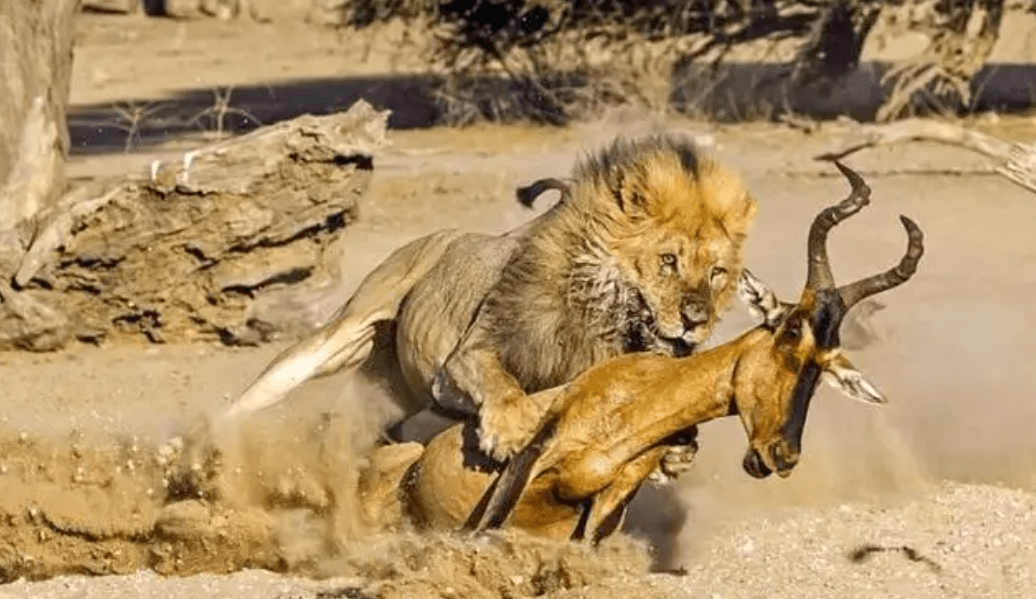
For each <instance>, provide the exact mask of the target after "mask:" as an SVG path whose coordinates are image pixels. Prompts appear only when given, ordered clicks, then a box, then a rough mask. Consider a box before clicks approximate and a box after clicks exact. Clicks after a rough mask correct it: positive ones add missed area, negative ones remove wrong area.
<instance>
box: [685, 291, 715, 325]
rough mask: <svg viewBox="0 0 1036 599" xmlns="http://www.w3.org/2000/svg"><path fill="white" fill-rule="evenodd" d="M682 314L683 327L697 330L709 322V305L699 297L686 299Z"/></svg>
mask: <svg viewBox="0 0 1036 599" xmlns="http://www.w3.org/2000/svg"><path fill="white" fill-rule="evenodd" d="M680 312H681V316H682V317H683V326H684V328H686V329H688V330H692V329H696V328H698V327H699V326H701V325H703V324H705V323H706V322H708V321H709V308H708V305H707V304H706V303H705V300H703V299H701V298H699V297H690V298H684V302H683V306H682V307H681V309H680Z"/></svg>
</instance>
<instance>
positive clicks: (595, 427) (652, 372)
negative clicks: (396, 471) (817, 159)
mask: <svg viewBox="0 0 1036 599" xmlns="http://www.w3.org/2000/svg"><path fill="white" fill-rule="evenodd" d="M840 168H842V167H840ZM853 175H854V176H855V174H853ZM851 180H852V179H851ZM858 185H862V180H860V179H858V178H857V180H856V181H854V182H853V187H854V194H853V195H852V196H850V198H848V199H846V200H845V201H843V202H842V203H841V204H839V205H838V206H836V207H835V208H834V209H833V210H834V211H835V212H831V210H832V209H829V210H828V211H825V212H824V213H822V215H821V216H822V217H830V216H831V214H836V216H835V217H834V218H832V219H831V220H833V221H834V224H837V221H838V220H841V219H843V218H846V217H848V216H849V215H851V214H853V213H855V212H856V211H858V210H859V209H860V208H861V207H862V206H863V205H865V204H866V202H867V193H869V191H867V192H864V191H863V190H866V187H865V186H863V187H859V186H858ZM817 220H818V222H821V221H822V218H821V217H818V219H817ZM830 226H833V225H827V227H828V228H830ZM904 226H906V228H907V231H908V233H909V236H910V246H909V249H908V251H907V253H906V255H905V256H904V258H903V260H902V261H901V263H900V265H899V266H898V267H897V268H896V269H893V271H890V273H894V274H889V273H885V274H882V275H879V276H878V277H874V278H872V279H873V280H870V281H864V284H865V285H866V289H865V290H863V291H860V289H862V288H861V287H859V283H857V284H853V285H849V286H844V287H840V288H837V289H836V288H835V287H834V284H833V281H832V282H830V283H826V282H822V279H821V278H819V277H818V278H817V279H816V282H812V283H810V284H807V286H806V287H805V288H804V290H803V292H802V295H801V297H800V299H799V301H798V303H797V304H786V303H782V302H780V301H778V300H777V298H776V296H775V295H774V294H773V292H772V291H770V290H769V289H768V288H767V287H766V285H764V284H763V283H762V282H761V281H759V280H758V279H756V278H755V277H753V276H752V275H751V274H750V273H749V272H747V271H745V272H744V273H743V275H742V277H741V278H740V284H739V288H738V289H739V292H740V295H741V297H742V299H743V300H744V301H745V303H746V304H747V305H748V306H749V308H750V309H751V311H752V312H753V313H754V314H756V315H757V316H758V317H760V318H761V319H762V323H761V324H760V325H759V326H757V327H755V328H753V329H752V330H749V331H747V332H745V333H744V334H742V335H741V336H739V337H738V338H736V339H734V340H732V341H730V342H727V343H725V344H723V345H720V346H718V347H715V348H713V349H711V350H709V351H706V352H702V353H700V354H697V355H694V356H691V357H686V358H682V359H674V358H671V357H666V356H656V355H649V354H635V355H627V356H621V357H617V358H614V359H612V360H609V361H606V362H603V363H600V364H598V365H596V366H594V367H592V368H590V369H589V370H587V371H585V372H584V373H582V374H581V375H580V376H578V377H577V378H576V379H575V380H574V381H573V382H572V383H570V384H568V385H565V386H562V387H557V388H554V389H549V390H546V391H543V392H541V393H539V394H536V395H534V396H533V400H534V402H535V403H537V404H540V405H547V406H549V407H548V408H547V410H546V413H547V414H548V416H547V418H546V419H545V420H544V423H543V424H542V426H541V427H540V428H539V430H538V432H537V433H536V435H535V436H534V440H533V442H532V443H530V444H529V445H528V446H527V447H526V448H525V449H524V450H523V451H521V452H520V453H519V454H518V455H517V456H515V457H514V458H513V459H512V460H511V461H510V462H509V463H508V464H507V466H506V467H501V466H500V465H499V464H493V463H490V462H488V461H486V459H485V458H484V457H481V454H480V452H479V450H478V448H477V447H476V446H475V443H474V441H473V438H472V434H471V425H470V424H468V425H456V426H454V427H453V428H451V429H448V430H447V431H445V432H443V433H442V434H440V435H439V436H437V437H436V438H435V439H433V440H432V441H431V442H430V443H429V444H428V446H427V448H426V449H425V451H424V453H423V454H421V455H420V456H419V457H417V458H415V459H414V460H413V461H412V463H409V464H400V468H403V467H405V468H406V471H407V481H406V484H404V485H403V486H402V487H401V488H402V489H403V491H404V494H403V497H402V500H403V503H404V509H403V510H401V511H405V512H407V513H409V515H410V517H411V518H412V519H413V520H414V521H415V522H416V523H417V524H418V525H419V526H424V527H428V528H455V527H457V526H459V525H460V524H461V523H464V522H465V520H466V519H468V518H469V514H472V512H473V510H476V504H480V505H479V510H481V509H483V508H484V511H485V513H484V514H479V511H475V512H474V513H475V515H476V516H477V517H475V518H473V521H472V520H469V521H468V525H469V526H470V527H471V528H481V527H482V526H483V525H488V526H490V527H493V526H497V525H501V524H503V523H504V522H505V521H506V520H507V519H508V518H510V524H511V525H512V526H516V527H520V528H523V529H527V530H530V531H532V532H536V533H538V534H543V535H546V536H553V537H567V536H573V535H574V536H576V537H579V538H589V539H591V540H594V541H596V540H600V539H601V538H603V537H605V536H607V535H608V534H610V533H611V532H612V531H614V530H615V529H616V528H617V527H618V525H619V523H620V522H621V518H622V515H623V513H624V511H625V506H626V504H627V503H628V501H629V500H630V499H631V498H632V495H633V494H634V493H635V492H636V491H637V489H638V488H639V487H640V485H641V484H643V482H644V481H645V480H646V479H647V478H648V476H649V475H650V474H651V473H652V472H653V471H654V470H655V469H657V468H658V467H659V465H660V463H661V461H662V460H663V459H664V458H665V456H666V455H667V454H668V453H669V452H671V451H672V450H673V449H674V448H673V447H672V444H673V443H674V442H679V443H684V442H685V441H679V440H678V439H679V437H680V435H681V434H684V435H686V434H688V433H689V432H692V433H693V432H695V431H696V427H697V425H699V424H701V423H703V422H706V421H708V420H711V419H714V418H719V417H723V416H728V415H733V414H738V415H740V418H741V421H742V424H743V426H744V428H745V433H746V435H747V437H748V440H749V448H748V451H747V453H746V455H745V461H744V468H745V470H746V471H747V472H748V473H749V474H751V475H753V476H756V477H759V478H763V477H766V476H769V475H770V474H771V473H773V472H776V473H777V474H779V475H780V476H788V475H789V474H790V473H791V471H792V469H793V468H794V466H795V465H796V464H797V462H798V459H799V452H800V442H801V435H802V432H803V427H804V425H805V418H806V411H807V409H808V404H809V399H810V398H811V397H812V395H813V393H814V392H815V389H816V383H817V380H818V377H819V374H820V373H825V374H826V375H828V376H830V377H831V379H832V380H833V381H834V382H835V383H836V384H837V385H838V386H839V387H840V388H841V389H842V391H843V392H844V393H845V394H847V395H848V396H850V397H853V398H855V399H860V400H862V401H867V402H871V403H882V402H884V398H883V397H882V396H881V394H880V393H879V392H878V391H877V390H876V389H875V388H874V386H873V385H871V384H870V383H869V382H867V380H866V379H865V378H864V376H863V375H862V374H861V373H860V372H859V371H858V370H856V369H855V367H854V366H853V365H852V363H851V362H850V361H849V360H848V358H846V357H845V355H844V354H843V353H842V350H841V348H840V346H839V342H838V335H837V331H838V328H839V325H840V324H841V322H842V318H843V317H844V315H845V312H846V311H847V310H848V308H850V307H852V304H853V303H855V302H856V301H859V300H860V299H863V298H864V297H866V296H867V295H873V294H875V293H880V292H881V291H885V290H887V289H890V288H892V287H894V286H897V285H900V284H902V283H903V282H905V281H906V280H908V279H909V278H910V276H912V275H913V273H914V270H915V269H916V265H917V262H918V261H919V259H920V257H921V254H922V251H923V246H922V236H921V232H920V229H918V228H917V227H916V225H914V224H913V223H912V222H911V221H908V220H907V219H904ZM811 236H812V232H811ZM825 239H826V231H823V232H822V233H821V234H820V236H818V242H817V243H818V244H821V245H822V244H823V243H824V240H825ZM814 245H816V244H814ZM811 251H812V250H811ZM824 256H826V252H824ZM822 262H823V263H824V264H826V257H824V258H822ZM826 270H827V273H828V274H829V273H830V268H827V269H826ZM814 285H815V286H814ZM854 286H857V289H855V290H849V289H850V288H852V287H854ZM411 455H413V454H411ZM494 472H500V475H499V477H498V478H497V479H496V482H495V485H494V486H493V487H491V486H490V485H491V484H493V479H494V476H493V473H494ZM389 478H390V479H391V480H393V481H398V480H399V477H398V475H390V476H389ZM480 498H481V502H480ZM482 502H484V503H482ZM581 518H582V519H583V520H582V523H580V520H581ZM480 523H481V525H480ZM487 523H488V524H487Z"/></svg>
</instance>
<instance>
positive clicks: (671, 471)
mask: <svg viewBox="0 0 1036 599" xmlns="http://www.w3.org/2000/svg"><path fill="white" fill-rule="evenodd" d="M697 455H698V446H697V445H696V444H694V445H676V446H673V447H670V448H669V449H668V450H667V451H666V453H665V455H663V456H662V459H661V460H660V461H659V463H658V468H655V470H654V471H652V472H651V474H650V475H648V480H649V481H650V482H652V483H653V484H655V485H665V484H668V483H671V482H673V481H674V480H676V479H677V478H679V477H680V476H681V475H682V474H684V473H686V472H689V471H690V470H691V468H693V467H694V459H695V457H696V456H697Z"/></svg>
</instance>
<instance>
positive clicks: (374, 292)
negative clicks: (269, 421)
mask: <svg viewBox="0 0 1036 599" xmlns="http://www.w3.org/2000/svg"><path fill="white" fill-rule="evenodd" d="M459 235H460V234H459V233H458V232H456V231H440V232H438V233H433V234H432V235H429V236H426V237H422V238H421V239H418V240H416V241H412V242H410V243H409V244H407V245H405V246H403V247H401V248H399V249H398V250H396V251H395V252H393V253H392V254H391V255H389V257H388V258H386V259H385V261H384V262H382V263H381V264H380V265H378V267H377V268H375V269H374V270H373V271H372V272H371V273H370V274H368V275H367V277H366V278H365V279H364V280H363V282H361V283H360V286H359V287H358V288H357V290H356V292H355V293H354V294H353V296H352V298H351V299H350V300H349V302H348V303H347V304H346V305H345V306H344V307H343V308H342V309H341V310H339V312H338V313H336V314H335V315H334V317H333V318H332V319H331V321H330V322H328V323H327V324H325V325H324V326H323V327H321V328H320V329H319V330H318V331H317V332H316V333H314V334H313V335H310V336H309V337H306V338H304V339H302V340H300V341H299V342H298V343H295V344H294V345H292V346H291V347H289V348H287V349H286V350H284V351H283V352H281V354H280V355H278V356H277V357H276V358H274V360H273V362H271V363H270V364H269V365H268V366H267V367H266V369H265V370H263V372H262V373H260V375H259V376H258V377H257V378H256V380H255V381H254V382H253V383H252V384H251V385H250V386H249V387H248V389H246V390H245V392H244V393H243V394H242V395H241V396H240V397H239V398H238V399H237V401H235V402H234V403H233V405H231V406H230V408H229V409H228V410H227V411H226V412H225V413H224V418H226V419H228V420H229V419H237V418H240V417H243V416H246V415H248V414H250V413H252V412H256V411H259V410H262V409H264V408H267V407H269V406H272V405H274V404H276V403H279V402H280V401H282V400H284V399H285V398H286V397H287V396H288V394H289V393H291V392H292V391H293V390H295V389H296V388H298V387H299V386H300V385H302V384H303V383H304V382H306V381H307V380H309V379H311V378H314V377H319V376H324V375H328V374H331V373H334V372H338V371H340V370H343V369H346V368H348V369H352V368H356V367H357V366H359V365H360V364H362V363H363V362H364V361H365V360H366V359H367V357H368V356H369V355H370V353H371V350H372V349H373V347H374V340H375V335H376V334H377V326H376V325H377V324H378V323H379V322H382V321H386V320H393V319H395V318H396V315H397V313H398V312H399V307H400V305H401V304H402V302H403V300H404V299H405V298H406V296H407V294H408V293H410V290H411V289H413V287H414V285H415V284H416V283H417V281H419V280H420V279H421V278H422V277H423V276H425V275H426V274H427V273H428V272H429V271H430V270H431V269H432V268H433V267H434V266H435V264H436V263H437V262H438V261H439V259H440V258H442V255H443V254H444V253H445V251H446V248H447V246H448V245H449V244H450V243H451V242H452V241H453V240H455V239H456V238H457V237H458V236H459Z"/></svg>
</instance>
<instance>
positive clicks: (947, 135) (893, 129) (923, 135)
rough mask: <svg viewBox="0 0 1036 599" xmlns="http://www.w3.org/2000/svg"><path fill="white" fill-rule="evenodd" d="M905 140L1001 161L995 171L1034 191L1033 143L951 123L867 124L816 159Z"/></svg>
mask: <svg viewBox="0 0 1036 599" xmlns="http://www.w3.org/2000/svg"><path fill="white" fill-rule="evenodd" d="M905 141H930V142H937V143H941V144H947V145H951V146H957V147H960V148H965V149H967V150H971V151H973V152H978V153H979V154H983V155H985V156H988V157H990V158H993V159H995V160H997V161H999V162H1000V166H998V167H997V168H996V172H997V173H999V174H1001V175H1003V176H1004V177H1007V178H1008V179H1010V180H1011V181H1013V182H1015V183H1017V184H1018V185H1021V186H1022V187H1024V188H1026V189H1028V190H1029V191H1032V192H1036V143H1033V142H1028V143H1023V142H1011V141H1005V140H1002V139H999V138H996V137H993V136H992V135H986V134H985V133H980V132H978V131H975V130H973V129H967V128H965V127H962V126H960V125H956V124H952V123H942V122H938V121H930V120H922V119H907V120H903V121H898V122H895V123H890V124H887V125H870V126H867V127H864V128H863V129H862V135H856V136H854V140H853V141H852V142H850V143H846V144H843V145H842V147H841V148H839V149H837V150H834V151H831V152H827V153H825V154H822V155H820V156H817V159H818V160H839V159H841V158H844V157H845V156H848V155H849V154H853V153H855V152H859V151H860V150H863V149H867V148H875V147H878V146H888V145H892V144H895V143H899V142H905Z"/></svg>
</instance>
